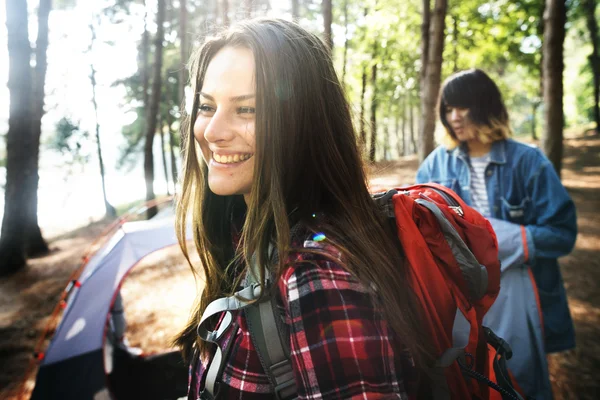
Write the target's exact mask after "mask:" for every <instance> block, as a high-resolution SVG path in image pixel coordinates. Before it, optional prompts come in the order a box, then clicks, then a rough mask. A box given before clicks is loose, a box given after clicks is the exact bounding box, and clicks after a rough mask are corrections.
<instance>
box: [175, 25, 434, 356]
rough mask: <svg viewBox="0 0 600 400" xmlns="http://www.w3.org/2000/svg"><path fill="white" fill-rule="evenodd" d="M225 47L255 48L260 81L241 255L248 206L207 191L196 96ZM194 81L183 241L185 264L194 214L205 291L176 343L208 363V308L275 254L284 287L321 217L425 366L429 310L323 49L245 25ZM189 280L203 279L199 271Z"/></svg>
mask: <svg viewBox="0 0 600 400" xmlns="http://www.w3.org/2000/svg"><path fill="white" fill-rule="evenodd" d="M226 46H231V47H244V48H248V49H250V50H251V51H252V53H253V55H254V60H255V71H256V77H255V82H256V122H255V135H256V151H255V155H254V157H256V158H255V162H254V179H253V183H252V188H251V193H250V198H249V201H248V205H247V212H246V218H245V221H244V226H243V229H242V238H241V240H240V243H241V245H240V248H237V249H234V248H232V235H231V210H232V208H234V207H235V206H236V204H238V203H240V202H242V203H243V199H242V197H241V196H218V195H215V194H214V193H212V192H211V191H210V189H209V187H208V183H207V168H206V165H204V163H203V162H202V161H201V156H200V154H199V150H198V145H197V143H196V141H195V139H194V135H193V126H194V122H195V119H196V115H197V112H198V106H199V101H198V95H197V93H198V92H199V91H200V90H201V88H202V85H203V79H204V75H205V73H206V69H207V66H208V64H209V63H210V61H211V60H212V58H213V57H214V56H215V55H216V54H217V52H218V51H219V50H221V49H223V48H224V47H226ZM190 79H191V82H192V88H193V91H194V93H195V96H194V100H193V105H192V111H191V115H190V116H189V117H188V118H187V120H186V121H185V122H184V123H183V124H182V136H183V149H184V162H183V173H182V184H181V188H182V189H181V193H180V195H179V199H178V205H177V232H178V237H179V242H180V245H181V247H182V250H183V252H184V254H185V255H186V257H188V251H187V247H186V242H185V232H186V229H185V228H186V218H187V215H188V213H190V214H191V218H192V222H193V232H194V242H195V246H196V248H197V250H198V252H199V255H200V260H201V264H202V268H203V273H204V281H205V287H204V290H203V292H202V296H201V298H200V300H199V302H198V304H197V306H196V309H195V310H194V312H193V315H192V316H191V318H190V320H189V322H188V325H187V327H186V328H185V329H184V330H183V331H182V332H181V334H180V335H179V337H178V338H177V339H176V342H175V343H176V344H178V345H180V346H181V347H182V349H183V352H184V355H188V356H189V354H190V351H191V349H192V347H193V346H194V345H195V346H197V348H198V349H199V350H200V352H201V353H203V354H206V353H205V351H206V349H207V347H206V344H205V343H203V342H202V341H201V340H200V339H199V338H198V337H197V335H196V326H197V324H198V322H199V320H200V318H201V316H202V312H203V311H204V309H205V308H206V306H207V305H208V304H209V303H210V302H211V301H213V300H215V299H216V298H219V297H223V296H225V295H230V294H231V293H232V292H233V291H235V289H236V287H237V286H238V284H239V283H240V280H241V279H242V277H243V275H244V273H245V271H246V269H244V270H243V271H238V270H237V269H236V268H235V266H236V265H239V264H241V265H248V260H250V259H251V257H252V256H256V257H257V260H258V265H261V266H264V265H267V263H268V262H267V260H268V249H269V244H270V243H273V244H274V245H275V246H276V248H277V250H278V254H279V263H278V264H277V265H269V267H270V268H271V271H270V272H272V273H275V274H276V276H279V274H280V273H281V272H282V270H283V268H284V267H285V261H286V255H287V254H288V253H289V252H290V251H304V252H311V251H310V250H309V249H292V248H290V242H291V238H290V236H291V235H290V227H291V226H292V225H294V224H296V223H301V224H302V225H304V226H307V227H308V228H309V229H317V227H316V226H314V220H315V219H314V218H312V215H313V213H315V212H323V213H324V214H325V215H326V216H327V217H326V218H325V220H324V221H323V220H321V221H319V227H318V229H319V230H320V231H322V232H324V233H325V235H326V237H327V240H329V241H331V242H332V243H333V244H334V245H335V246H336V247H337V248H338V249H339V250H340V251H341V252H342V254H343V260H344V261H343V263H344V265H343V266H344V267H345V268H346V269H347V270H348V271H350V272H351V273H352V274H354V275H355V276H356V277H357V278H358V279H359V280H361V281H362V282H363V283H364V284H365V285H367V286H368V287H371V285H372V284H374V285H375V286H376V287H377V297H378V298H377V301H379V302H380V304H381V306H382V308H383V310H384V313H385V316H386V319H387V321H388V323H389V325H390V327H391V328H392V330H393V331H394V332H395V333H396V335H397V337H398V338H399V339H401V340H402V343H403V345H405V346H406V347H407V349H408V350H409V351H410V352H411V354H412V356H413V358H414V359H415V361H416V362H417V364H418V365H426V364H428V363H429V362H430V361H431V356H430V353H429V348H430V347H429V346H428V343H429V340H428V338H427V337H425V336H424V334H423V333H422V332H423V331H424V328H423V326H422V324H421V322H420V321H421V319H420V309H419V308H418V306H417V303H416V300H415V296H414V293H413V292H412V291H411V289H410V288H409V287H408V284H407V281H406V279H407V278H406V268H405V267H404V258H403V256H402V252H401V249H399V248H398V246H397V239H395V238H394V234H393V233H391V232H390V230H389V225H388V221H387V220H386V218H385V217H384V216H383V215H382V213H381V212H380V210H379V209H377V208H376V206H375V204H374V202H373V201H372V199H371V196H370V194H369V191H368V187H367V179H366V176H365V173H364V168H363V162H362V159H361V154H360V151H359V149H358V146H357V138H356V135H355V130H354V127H353V125H352V118H351V113H350V107H349V104H348V102H347V100H346V98H345V95H344V91H343V89H342V86H341V84H340V82H339V80H338V78H337V75H336V73H335V70H334V67H333V62H332V60H331V57H330V54H329V50H328V49H327V47H326V45H325V44H324V43H323V42H322V41H321V40H320V39H319V38H318V37H317V36H315V35H313V34H311V33H309V32H307V31H306V30H304V29H303V28H301V27H300V26H299V25H297V24H295V23H293V22H289V21H284V20H280V19H264V18H261V19H254V20H248V21H242V22H240V23H238V24H237V25H235V26H233V27H231V28H229V29H227V30H225V31H223V32H222V33H221V34H219V35H217V36H216V37H214V38H210V39H207V40H206V42H205V43H204V45H203V46H202V47H201V48H200V50H199V51H198V52H197V53H196V54H195V55H194V56H192V62H191V70H190ZM322 255H323V256H325V257H330V256H328V255H327V254H322ZM188 261H189V257H188ZM335 261H336V262H339V261H338V260H335ZM191 264H192V263H191V262H190V265H191ZM192 270H194V272H195V273H196V275H198V271H196V270H195V269H194V267H193V266H192ZM265 273H269V272H267V271H265V270H264V268H263V270H261V271H260V274H261V278H262V276H264V274H265ZM260 281H262V279H261V280H260Z"/></svg>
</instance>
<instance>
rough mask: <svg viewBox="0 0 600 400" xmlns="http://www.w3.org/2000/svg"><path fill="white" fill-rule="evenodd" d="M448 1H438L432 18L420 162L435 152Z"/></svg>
mask: <svg viewBox="0 0 600 400" xmlns="http://www.w3.org/2000/svg"><path fill="white" fill-rule="evenodd" d="M447 6H448V3H447V0H436V1H435V8H434V10H433V14H432V16H431V26H430V30H429V55H428V56H427V67H426V77H425V85H424V88H423V98H422V100H421V110H422V117H421V120H422V121H421V132H420V135H419V162H423V160H425V158H426V157H427V156H428V155H429V153H431V152H432V151H433V146H434V142H433V134H434V130H435V121H436V113H435V106H436V101H437V97H438V92H439V90H440V80H441V72H442V55H443V52H444V27H445V23H444V21H445V17H446V9H447Z"/></svg>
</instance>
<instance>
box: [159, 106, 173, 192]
mask: <svg viewBox="0 0 600 400" xmlns="http://www.w3.org/2000/svg"><path fill="white" fill-rule="evenodd" d="M158 134H159V135H160V152H161V155H162V164H163V170H164V171H165V182H166V185H167V195H169V196H170V195H171V191H170V189H169V169H168V168H167V150H166V148H167V146H166V143H165V132H164V127H163V122H162V118H160V115H159V123H158Z"/></svg>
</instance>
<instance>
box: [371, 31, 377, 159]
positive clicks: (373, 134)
mask: <svg viewBox="0 0 600 400" xmlns="http://www.w3.org/2000/svg"><path fill="white" fill-rule="evenodd" d="M376 57H377V42H374V43H373V66H372V67H371V86H372V87H373V92H372V95H371V146H370V150H369V161H371V162H375V154H376V151H377V148H376V147H377V105H378V104H377V102H378V100H379V99H378V98H377V61H376Z"/></svg>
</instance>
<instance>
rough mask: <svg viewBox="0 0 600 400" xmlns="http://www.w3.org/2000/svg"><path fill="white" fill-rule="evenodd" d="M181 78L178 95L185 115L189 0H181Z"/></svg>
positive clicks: (180, 108) (180, 111) (180, 107)
mask: <svg viewBox="0 0 600 400" xmlns="http://www.w3.org/2000/svg"><path fill="white" fill-rule="evenodd" d="M179 7H180V8H179V59H180V63H179V78H178V82H177V84H178V85H177V88H178V90H177V97H178V98H179V104H180V106H179V113H180V114H181V115H183V110H184V109H185V106H184V105H185V83H186V81H187V69H186V67H185V64H186V62H187V58H188V44H187V19H188V12H187V0H179Z"/></svg>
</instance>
